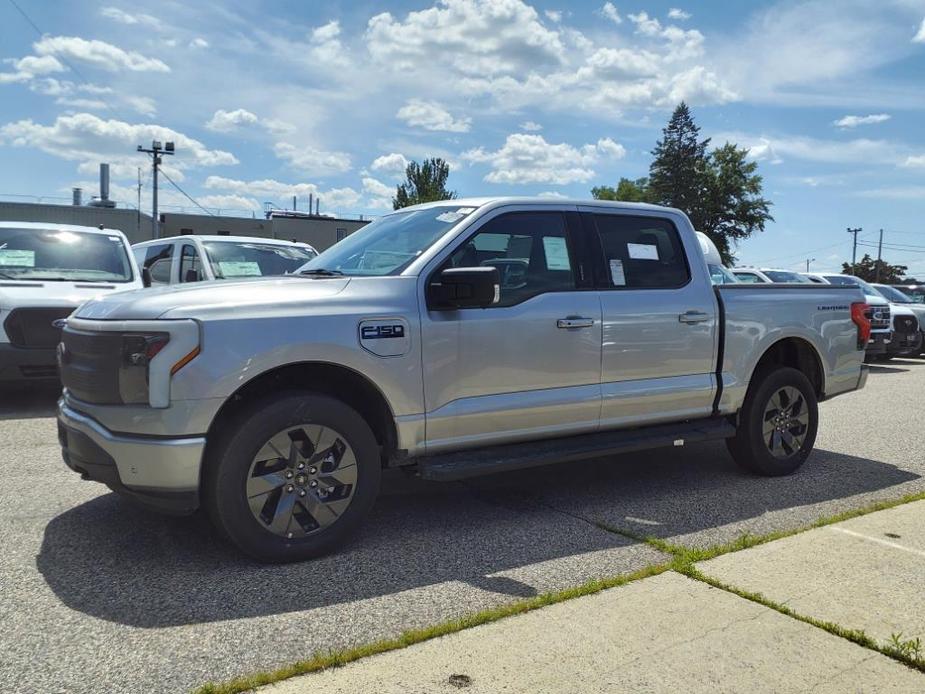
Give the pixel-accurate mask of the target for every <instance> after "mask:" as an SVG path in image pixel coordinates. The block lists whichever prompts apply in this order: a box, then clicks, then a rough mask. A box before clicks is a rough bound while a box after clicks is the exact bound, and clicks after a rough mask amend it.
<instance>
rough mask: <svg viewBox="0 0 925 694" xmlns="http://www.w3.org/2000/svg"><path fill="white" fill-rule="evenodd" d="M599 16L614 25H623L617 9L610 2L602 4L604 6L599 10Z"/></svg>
mask: <svg viewBox="0 0 925 694" xmlns="http://www.w3.org/2000/svg"><path fill="white" fill-rule="evenodd" d="M601 14H602V15H604V17H606V18H607V19H609V20H610V21H611V22H613V23H614V24H622V23H623V17H621V16H620V13H619V12H618V11H617V8H616V7H614V4H613V3H612V2H605V3H604V6H603V7H602V8H601Z"/></svg>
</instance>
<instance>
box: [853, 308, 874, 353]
mask: <svg viewBox="0 0 925 694" xmlns="http://www.w3.org/2000/svg"><path fill="white" fill-rule="evenodd" d="M870 316H871V308H870V306H868V305H867V304H866V303H864V302H863V301H857V302H855V303H853V304H851V320H852V321H853V322H854V324H855V325H856V326H858V349H865V348H866V347H867V343H868V342H869V341H870Z"/></svg>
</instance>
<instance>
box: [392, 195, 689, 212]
mask: <svg viewBox="0 0 925 694" xmlns="http://www.w3.org/2000/svg"><path fill="white" fill-rule="evenodd" d="M444 205H457V206H459V207H484V206H486V205H492V206H494V205H550V206H562V205H591V206H594V207H613V208H618V209H631V210H649V211H659V212H664V211H666V210H671V211H674V212H678V213H681V214H683V212H682V211H681V210H678V209H676V208H673V207H665V206H663V205H652V204H650V203H647V202H624V201H623V200H597V199H594V198H590V199H589V198H558V197H543V196H538V195H535V196H532V197H530V196H491V197H480V198H454V199H451V200H435V201H434V202H424V203H421V204H420V205H412V206H410V207H403V208H401V209H399V210H395V211H394V212H405V211H407V210H424V209H427V208H429V207H439V206H444ZM394 212H390V213H389V214H394Z"/></svg>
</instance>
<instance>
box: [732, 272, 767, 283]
mask: <svg viewBox="0 0 925 694" xmlns="http://www.w3.org/2000/svg"><path fill="white" fill-rule="evenodd" d="M732 274H733V275H735V276H736V279H737V280H739V282H745V283H746V284H761V283H763V282H764V280H763V279H761V278H760V277H759V276H758V275H756V274H755V273H753V272H733V273H732Z"/></svg>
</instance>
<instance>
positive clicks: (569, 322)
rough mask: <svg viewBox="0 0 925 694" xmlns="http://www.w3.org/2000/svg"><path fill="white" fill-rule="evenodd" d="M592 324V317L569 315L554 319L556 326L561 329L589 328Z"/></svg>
mask: <svg viewBox="0 0 925 694" xmlns="http://www.w3.org/2000/svg"><path fill="white" fill-rule="evenodd" d="M593 325H594V319H593V318H582V317H581V316H570V317H568V318H560V319H559V320H557V321H556V327H557V328H561V329H563V330H568V329H570V328H590V327H591V326H593Z"/></svg>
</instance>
